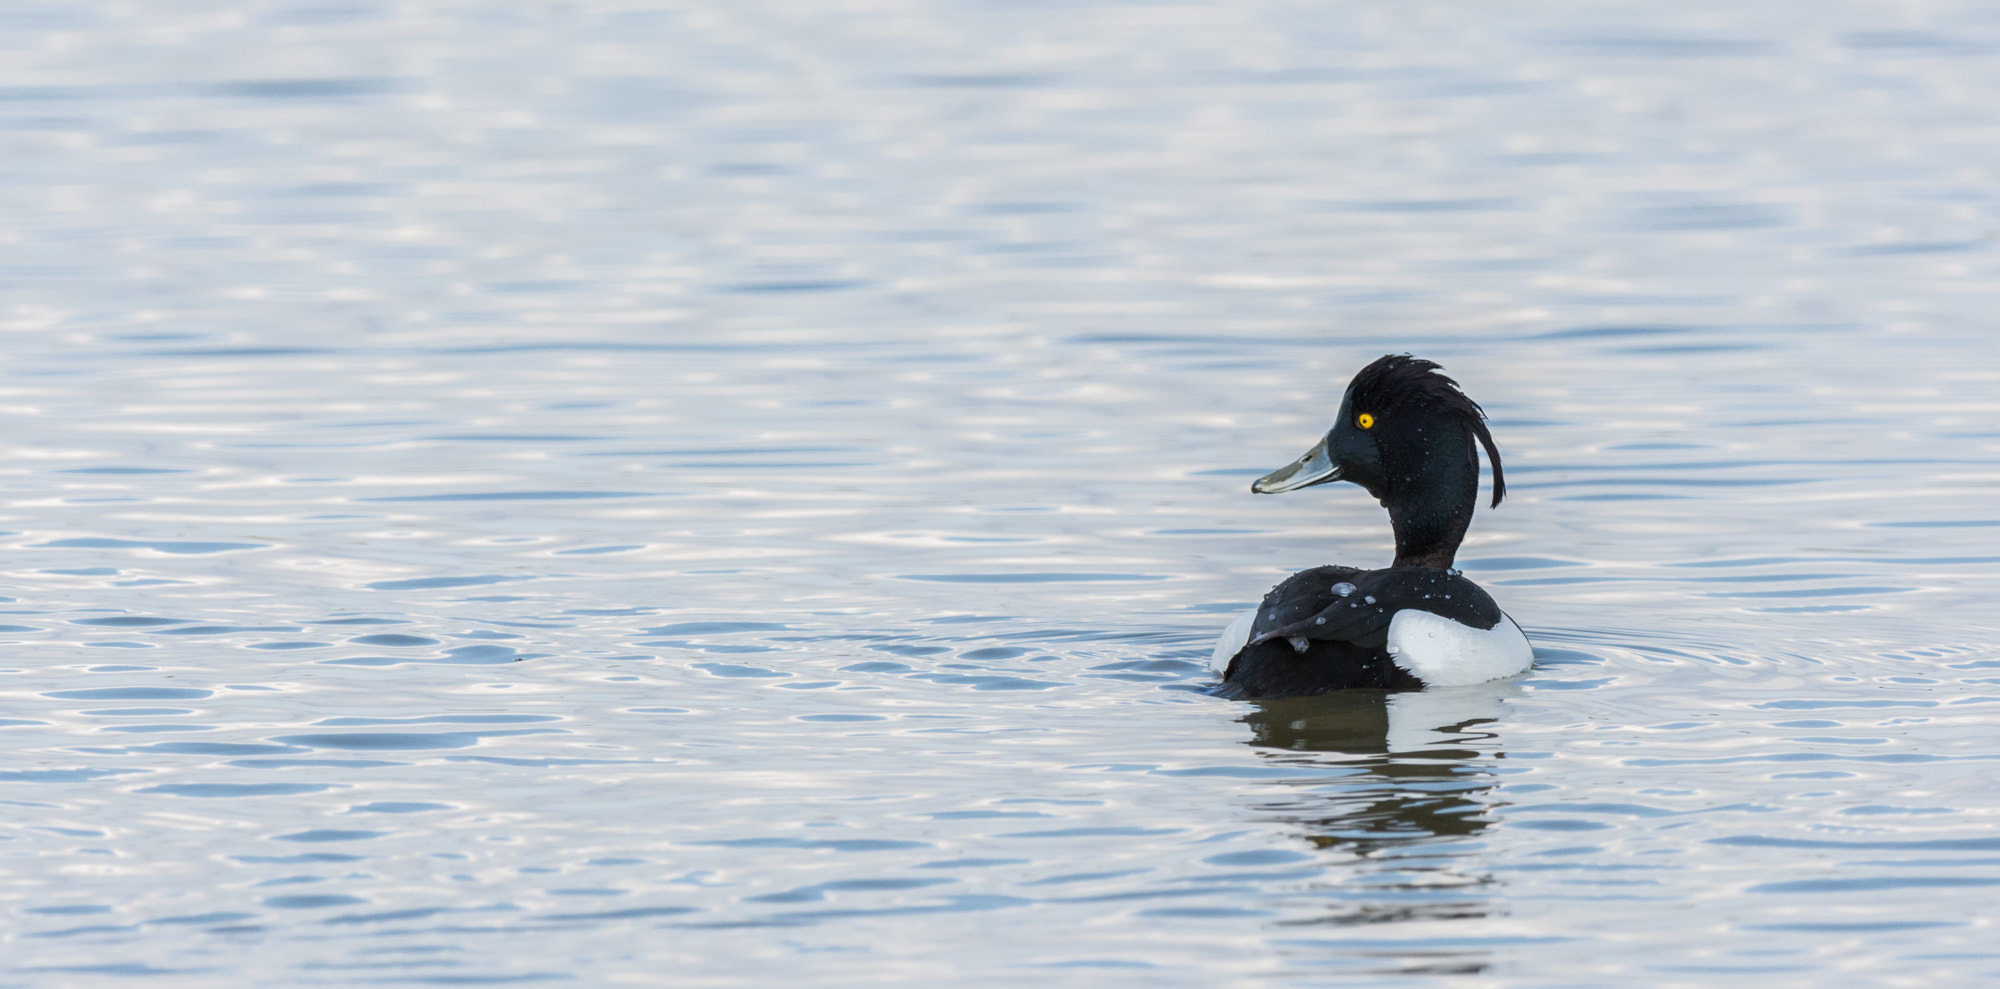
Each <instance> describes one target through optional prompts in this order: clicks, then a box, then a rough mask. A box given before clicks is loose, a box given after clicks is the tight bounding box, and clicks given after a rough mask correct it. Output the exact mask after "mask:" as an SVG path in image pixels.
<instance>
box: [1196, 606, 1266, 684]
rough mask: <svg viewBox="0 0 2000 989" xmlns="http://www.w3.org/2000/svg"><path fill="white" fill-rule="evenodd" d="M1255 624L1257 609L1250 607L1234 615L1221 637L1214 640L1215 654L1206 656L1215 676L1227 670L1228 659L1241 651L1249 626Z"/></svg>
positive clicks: (1246, 638) (1248, 638)
mask: <svg viewBox="0 0 2000 989" xmlns="http://www.w3.org/2000/svg"><path fill="white" fill-rule="evenodd" d="M1255 624H1257V609H1255V608H1252V609H1250V610H1249V611H1246V612H1244V613H1242V614H1240V615H1237V616H1236V620H1235V621H1233V622H1230V623H1229V627H1228V628H1225V629H1223V630H1222V638H1220V639H1217V640H1215V655H1213V656H1210V657H1208V668H1209V669H1211V670H1214V671H1215V675H1216V676H1221V675H1223V674H1224V673H1227V672H1229V661H1230V660H1232V659H1235V658H1236V654H1237V653H1238V652H1241V651H1242V649H1243V644H1244V643H1246V642H1249V641H1250V626H1252V625H1255Z"/></svg>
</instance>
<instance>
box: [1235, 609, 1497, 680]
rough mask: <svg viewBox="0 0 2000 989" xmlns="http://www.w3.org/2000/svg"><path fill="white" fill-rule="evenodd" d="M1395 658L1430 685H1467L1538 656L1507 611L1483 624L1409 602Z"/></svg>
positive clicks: (1394, 642) (1396, 632)
mask: <svg viewBox="0 0 2000 989" xmlns="http://www.w3.org/2000/svg"><path fill="white" fill-rule="evenodd" d="M1231 627H1232V628H1233V627H1234V626H1231ZM1389 659H1390V661H1392V662H1394V663H1395V664H1396V665H1397V666H1400V667H1402V668H1403V669H1406V670H1408V671H1410V672H1411V673H1414V674H1416V676H1417V679H1419V680H1422V681H1423V682H1424V685H1425V686H1427V687H1463V686H1466V685H1467V684H1474V683H1485V682H1486V681H1488V680H1498V679H1500V678H1501V677H1504V676H1513V675H1514V674H1516V673H1519V672H1521V671H1522V670H1525V669H1527V668H1528V666H1529V665H1530V664H1532V663H1533V662H1534V661H1535V651H1534V649H1533V648H1531V647H1530V646H1529V645H1528V637H1527V636H1525V635H1522V634H1521V626H1519V625H1516V624H1514V619H1512V618H1508V617H1507V616H1506V615H1504V614H1503V615H1501V616H1500V624H1498V625H1495V626H1493V627H1492V628H1490V629H1478V628H1473V627H1472V626H1470V625H1460V624H1459V623H1457V622H1455V621H1452V620H1451V619H1449V618H1445V617H1443V616H1441V615H1433V614H1431V613H1430V612H1428V611H1418V610H1417V609H1415V608H1404V609H1403V610H1401V611H1398V612H1396V617H1394V618H1392V619H1390V620H1389Z"/></svg>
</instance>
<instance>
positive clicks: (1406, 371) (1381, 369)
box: [1347, 354, 1507, 507]
mask: <svg viewBox="0 0 2000 989" xmlns="http://www.w3.org/2000/svg"><path fill="white" fill-rule="evenodd" d="M1347 394H1348V398H1349V400H1350V401H1352V402H1353V403H1354V404H1353V406H1352V408H1353V409H1354V411H1355V412H1356V413H1361V412H1373V413H1375V414H1377V415H1380V414H1382V413H1385V412H1386V413H1391V414H1393V413H1396V412H1398V411H1401V410H1404V409H1418V408H1421V409H1428V410H1431V411H1434V412H1443V413H1446V414H1448V415H1454V416H1457V417H1459V418H1461V419H1463V420H1464V421H1465V424H1466V425H1467V426H1469V427H1471V429H1472V433H1473V435H1475V436H1477V437H1479V442H1480V444H1481V445H1483V446H1485V447H1486V462H1487V463H1488V464H1491V465H1492V467H1493V505H1494V507H1498V506H1499V504H1500V499H1501V498H1502V497H1505V496H1506V494H1507V478H1506V476H1505V475H1504V474H1502V473H1501V472H1500V451H1499V450H1498V449H1497V448H1495V447H1494V445H1493V434H1492V433H1490V432H1488V431H1487V429H1486V411H1485V410H1484V409H1481V408H1480V407H1479V403H1478V402H1475V401H1473V400H1472V399H1471V398H1469V397H1467V396H1466V394H1465V393H1464V392H1462V391H1459V390H1458V382H1456V381H1453V380H1451V379H1450V378H1448V377H1446V376H1445V374H1444V368H1443V367H1442V366H1440V365H1438V364H1437V363H1435V362H1433V361H1427V360H1424V359H1423V358H1421V357H1412V356H1410V355H1409V354H1389V355H1386V356H1384V357H1382V358H1380V359H1379V360H1376V361H1375V362H1374V363H1372V364H1369V365H1368V366H1367V367H1364V368H1362V369H1361V370H1360V371H1359V372H1357V373H1356V374H1355V375H1354V380H1353V381H1350V382H1348V385H1347Z"/></svg>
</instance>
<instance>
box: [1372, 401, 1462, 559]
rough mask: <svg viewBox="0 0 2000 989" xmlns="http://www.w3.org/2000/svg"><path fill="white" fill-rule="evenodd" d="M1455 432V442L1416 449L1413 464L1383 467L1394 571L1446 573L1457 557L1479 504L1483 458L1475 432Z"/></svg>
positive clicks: (1443, 439)
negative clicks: (1392, 532) (1475, 444)
mask: <svg viewBox="0 0 2000 989" xmlns="http://www.w3.org/2000/svg"><path fill="white" fill-rule="evenodd" d="M1455 431H1456V432H1457V433H1458V435H1457V436H1455V437H1451V436H1440V437H1437V439H1436V440H1435V441H1434V442H1431V443H1426V444H1419V445H1417V446H1416V448H1415V449H1416V457H1417V459H1416V460H1415V461H1413V462H1410V463H1406V464H1385V465H1384V466H1387V467H1388V468H1389V470H1388V471H1387V473H1388V475H1389V476H1388V478H1387V480H1388V484H1387V485H1386V486H1387V487H1388V488H1389V490H1388V492H1387V493H1386V495H1385V497H1383V498H1382V507H1384V508H1387V509H1388V510H1389V524H1390V526H1391V527H1393V528H1394V529H1395V531H1396V562H1395V563H1394V564H1392V565H1393V566H1398V567H1436V568H1438V569H1440V570H1445V569H1450V567H1451V564H1452V560H1453V558H1455V557H1456V556H1457V555H1458V544H1459V543H1460V542H1462V541H1463V540H1464V539H1465V530H1466V527H1467V526H1469V525H1471V524H1472V508H1473V505H1474V504H1476V503H1477V502H1478V500H1479V454H1478V453H1477V452H1475V448H1474V447H1473V445H1472V431H1471V430H1469V429H1465V428H1464V427H1463V426H1458V427H1457V428H1456V430H1455Z"/></svg>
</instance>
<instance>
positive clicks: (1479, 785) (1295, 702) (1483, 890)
mask: <svg viewBox="0 0 2000 989" xmlns="http://www.w3.org/2000/svg"><path fill="white" fill-rule="evenodd" d="M1515 689H1517V688H1515V687H1514V686H1513V685H1512V684H1507V683H1496V684H1486V685H1480V686H1471V687H1458V688H1447V689H1442V690H1431V691H1424V692H1389V691H1381V690H1365V689H1364V690H1343V691H1335V692H1333V693H1328V694H1321V695H1318V696H1314V697H1288V698H1267V699H1263V700H1254V701H1250V702H1249V705H1250V709H1249V711H1248V712H1247V713H1246V714H1245V715H1244V716H1243V718H1242V719H1241V720H1242V723H1244V724H1246V725H1248V726H1249V727H1250V731H1251V737H1250V738H1249V739H1248V740H1247V741H1246V742H1245V744H1247V745H1249V746H1252V747H1253V748H1255V749H1257V750H1259V751H1258V754H1259V755H1261V756H1263V757H1264V758H1266V759H1268V760H1270V761H1271V762H1273V763H1277V764H1289V765H1293V766H1298V767H1300V768H1307V767H1310V768H1314V769H1324V770H1330V771H1332V772H1333V773H1338V774H1339V775H1337V776H1332V777H1331V778H1329V777H1330V775H1331V774H1328V775H1321V774H1314V775H1311V776H1305V777H1294V778H1284V779H1280V780H1277V781H1274V782H1273V789H1272V791H1267V792H1266V793H1264V794H1262V795H1261V797H1260V799H1259V800H1258V801H1257V802H1256V804H1255V805H1254V807H1255V810H1256V812H1257V813H1258V814H1259V816H1262V817H1264V818H1265V819H1267V820H1270V819H1275V820H1278V821H1283V822H1286V823H1288V824H1291V825H1295V826H1296V827H1297V828H1298V829H1299V830H1298V834H1299V836H1300V837H1302V838H1304V839H1306V840H1307V841H1309V842H1311V843H1312V844H1313V845H1314V846H1315V847H1317V848H1320V849H1322V850H1325V851H1328V852H1333V853H1336V854H1339V853H1344V854H1345V855H1347V856H1351V860H1350V862H1349V864H1348V865H1347V870H1350V871H1351V875H1350V876H1349V877H1347V878H1344V879H1343V881H1341V882H1339V883H1337V884H1334V885H1332V886H1329V887H1326V888H1324V889H1321V890H1318V891H1317V892H1318V893H1320V895H1322V896H1324V897H1326V899H1327V902H1328V905H1329V906H1330V907H1332V908H1333V909H1332V910H1330V911H1329V912H1328V913H1327V914H1326V915H1325V916H1322V917H1317V918H1313V919H1309V920H1306V921H1302V923H1304V924H1308V925H1319V924H1327V925H1336V926H1347V925H1358V924H1381V923H1399V922H1405V921H1439V920H1457V919H1468V918H1476V917H1484V916H1487V915H1488V914H1489V913H1491V911H1492V908H1491V904H1490V899H1491V897H1493V896H1494V895H1495V893H1496V892H1497V888H1496V887H1497V883H1498V881H1497V880H1496V879H1495V878H1494V877H1492V876H1491V875H1489V874H1487V873H1486V872H1485V871H1484V870H1483V869H1482V868H1481V859H1479V858H1478V857H1477V853H1476V850H1475V849H1473V848H1469V847H1466V846H1465V844H1464V841H1463V839H1466V838H1469V837H1472V836H1474V835H1477V834H1479V833H1480V832H1481V831H1483V830H1484V829H1485V828H1486V827H1487V826H1488V825H1489V824H1491V823H1492V808H1493V805H1494V803H1495V799H1494V789H1495V787H1496V786H1497V785H1498V784H1499V779H1498V769H1499V767H1498V765H1497V763H1498V761H1499V760H1500V759H1502V758H1503V755H1502V754H1501V753H1499V752H1496V751H1493V750H1492V748H1491V746H1490V740H1491V739H1492V738H1493V736H1492V735H1491V734H1490V733H1488V732H1485V731H1482V730H1481V726H1482V725H1486V724H1490V723H1492V722H1493V721H1495V720H1496V719H1497V717H1498V716H1499V714H1500V713H1501V706H1502V703H1503V698H1504V697H1505V696H1506V695H1507V694H1510V693H1512V692H1514V690H1515ZM1402 960H1403V961H1405V962H1407V961H1409V958H1408V957H1407V956H1403V958H1402ZM1485 966H1486V954H1485V952H1484V951H1483V950H1467V951H1458V950H1456V949H1452V950H1446V951H1444V952H1443V953H1442V954H1439V955H1436V956H1433V957H1429V958H1427V959H1425V960H1424V961H1423V962H1422V963H1421V967H1420V968H1418V969H1414V970H1413V971H1423V972H1433V973H1439V972H1453V973H1464V972H1477V971H1482V970H1484V968H1485ZM1400 970H1401V969H1399V971H1400Z"/></svg>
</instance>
